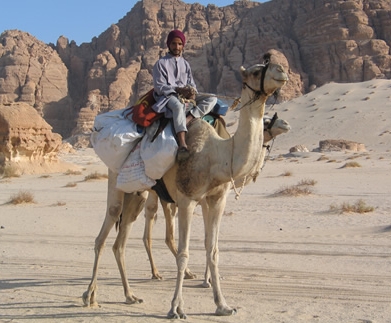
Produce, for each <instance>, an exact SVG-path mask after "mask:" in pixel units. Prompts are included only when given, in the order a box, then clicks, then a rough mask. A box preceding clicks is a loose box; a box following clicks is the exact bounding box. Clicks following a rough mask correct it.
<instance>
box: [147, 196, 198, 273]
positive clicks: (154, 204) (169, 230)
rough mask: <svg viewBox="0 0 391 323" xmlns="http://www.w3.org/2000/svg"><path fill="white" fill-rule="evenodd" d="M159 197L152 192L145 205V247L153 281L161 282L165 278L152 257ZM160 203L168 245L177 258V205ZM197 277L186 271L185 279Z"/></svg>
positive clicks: (188, 270)
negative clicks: (175, 234) (175, 235)
mask: <svg viewBox="0 0 391 323" xmlns="http://www.w3.org/2000/svg"><path fill="white" fill-rule="evenodd" d="M158 200H159V198H158V196H157V194H156V192H154V191H150V192H149V195H148V199H147V202H146V203H145V227H144V237H143V241H144V246H145V250H146V251H147V254H148V258H149V263H150V265H151V271H152V279H158V280H161V279H163V277H162V276H161V275H160V273H159V271H158V269H157V267H156V265H155V262H154V260H153V255H152V229H153V225H154V222H155V219H156V212H157V209H158ZM160 203H161V205H162V208H163V213H164V218H165V221H166V239H165V242H166V245H167V246H168V248H169V249H170V251H171V252H172V254H173V255H174V257H176V255H177V253H178V249H177V246H176V243H175V237H174V233H175V214H176V209H177V208H176V205H175V204H174V203H168V202H165V201H163V200H161V199H160ZM196 277H197V275H195V274H193V273H192V272H191V271H190V269H189V268H186V270H185V279H195V278H196Z"/></svg>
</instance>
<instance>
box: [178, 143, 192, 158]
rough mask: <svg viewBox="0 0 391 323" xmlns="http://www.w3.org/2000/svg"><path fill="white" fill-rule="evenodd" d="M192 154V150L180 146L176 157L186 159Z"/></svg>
mask: <svg viewBox="0 0 391 323" xmlns="http://www.w3.org/2000/svg"><path fill="white" fill-rule="evenodd" d="M189 156H190V151H189V149H187V148H186V147H183V146H182V147H179V148H178V152H177V154H176V159H177V160H178V161H184V160H186V159H188V158H189Z"/></svg>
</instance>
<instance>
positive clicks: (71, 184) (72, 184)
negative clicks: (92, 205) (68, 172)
mask: <svg viewBox="0 0 391 323" xmlns="http://www.w3.org/2000/svg"><path fill="white" fill-rule="evenodd" d="M75 186H77V184H76V183H75V182H70V183H68V184H67V185H65V186H64V187H75Z"/></svg>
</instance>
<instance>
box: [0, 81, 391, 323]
mask: <svg viewBox="0 0 391 323" xmlns="http://www.w3.org/2000/svg"><path fill="white" fill-rule="evenodd" d="M390 90H391V81H390V80H373V81H369V82H363V83H357V84H335V83H332V84H328V85H325V86H323V87H321V88H318V89H317V90H315V91H313V92H311V93H309V94H307V95H305V96H303V97H300V98H297V99H295V100H293V101H291V102H285V103H283V104H281V105H276V106H274V109H273V110H272V111H269V114H272V113H274V111H277V112H278V114H279V116H280V117H281V118H284V119H286V120H288V121H289V122H290V124H291V126H292V130H291V131H290V132H289V133H288V134H284V135H281V136H280V137H278V138H277V139H276V140H275V142H274V144H273V148H272V151H271V155H270V157H271V159H270V160H269V161H267V163H266V166H265V167H264V169H263V171H262V173H261V175H260V176H259V178H258V180H257V181H256V182H255V183H253V184H251V185H249V186H247V187H246V188H245V189H244V191H243V193H242V194H241V196H240V198H239V200H235V198H234V194H233V193H231V194H230V196H229V198H228V202H227V207H226V211H225V216H224V217H223V221H222V226H221V233H220V244H219V245H220V270H221V276H222V278H223V280H222V290H223V292H224V294H225V297H226V299H227V302H228V304H229V305H231V306H235V307H237V308H238V313H237V315H236V316H234V317H216V316H214V314H213V313H214V311H215V305H214V303H213V295H212V291H211V290H210V289H203V288H201V287H200V285H201V282H202V275H203V271H204V263H205V255H204V251H203V223H202V217H201V216H200V214H201V211H200V209H198V208H197V209H196V215H195V217H194V220H193V225H192V236H191V248H190V249H191V250H190V252H191V254H190V260H189V265H190V268H191V270H192V271H193V272H195V273H196V274H197V275H198V278H197V279H195V280H189V281H185V286H184V299H185V303H186V304H185V307H186V310H187V315H188V320H187V321H188V322H243V323H249V322H254V323H258V322H266V323H268V322H270V323H276V322H292V323H297V322H322V323H323V322H333V323H335V322H354V323H359V322H361V323H362V322H378V323H384V322H391V306H390V302H391V292H390V290H391V283H390V282H391V273H390V265H391V257H390V233H391V219H390V212H391V198H390V196H391V188H390V180H391V151H390V147H391V146H390V144H391V139H390V138H391V123H390V120H391V91H390ZM236 117H237V114H234V113H232V112H231V113H229V115H228V116H227V120H230V121H233V120H234V119H235V118H236ZM323 139H346V140H352V141H357V142H361V143H363V144H365V146H366V148H367V151H366V152H360V153H355V152H350V151H341V152H323V153H319V152H312V150H314V149H316V148H317V147H318V144H319V141H320V140H323ZM298 144H302V145H305V146H306V147H307V148H308V149H309V150H310V151H311V152H309V153H305V154H304V153H303V154H296V155H289V154H288V152H289V148H290V147H292V146H295V145H298ZM321 156H322V157H323V158H320V157H321ZM62 159H63V160H64V161H66V162H72V163H73V164H75V165H78V166H79V168H80V170H81V174H79V175H65V174H64V173H55V174H50V175H48V176H42V175H25V176H22V177H19V178H9V179H2V180H1V181H0V204H1V205H0V225H1V229H0V248H1V249H0V250H1V270H0V299H1V301H0V321H1V322H24V321H29V322H161V321H162V320H165V317H166V314H167V312H168V310H169V308H170V302H171V298H172V296H173V292H174V286H175V277H176V265H175V260H174V258H173V256H172V255H171V253H170V252H169V250H168V249H167V247H166V246H165V243H164V220H163V219H164V218H163V215H162V212H161V210H159V213H158V220H157V223H156V226H155V230H154V237H155V239H154V245H153V248H154V249H153V250H154V255H155V258H156V263H157V266H158V268H159V270H160V273H161V274H162V275H163V276H164V278H165V280H163V281H152V280H151V279H150V276H151V273H150V267H149V262H148V258H147V255H146V253H145V251H144V246H143V242H142V235H143V225H144V223H143V215H140V218H139V219H138V221H136V223H135V225H134V227H133V230H132V234H131V237H130V239H129V242H128V249H127V268H128V278H129V281H130V284H131V287H132V288H133V290H134V292H135V294H136V295H137V296H139V297H142V298H143V299H144V300H145V302H144V303H143V304H139V305H126V304H124V300H125V298H124V296H123V291H122V285H121V281H120V277H119V273H118V270H117V266H116V263H115V260H114V257H113V255H112V252H111V250H110V249H111V245H112V243H113V240H114V238H115V232H112V233H111V234H110V236H109V239H108V243H107V248H106V250H105V253H104V255H103V257H102V263H101V266H100V274H99V280H98V284H99V290H98V301H99V302H100V307H99V308H93V309H91V308H85V307H83V303H82V300H81V295H82V293H83V292H84V291H85V290H86V288H87V286H88V284H89V281H90V278H91V273H92V264H93V259H94V239H95V237H96V236H97V234H98V232H99V229H100V227H101V224H102V222H103V219H104V213H105V207H106V200H105V199H106V185H107V183H106V181H105V180H95V181H85V177H86V176H87V175H89V174H91V173H93V172H100V173H106V169H105V167H104V165H103V164H102V163H101V162H100V161H99V159H98V158H97V157H96V156H95V155H94V153H93V151H92V150H91V149H86V150H79V151H77V152H76V153H74V154H69V155H65V156H62ZM349 161H355V162H357V164H359V166H360V167H343V166H344V165H345V164H346V163H347V162H349ZM303 180H307V181H309V182H312V183H313V185H311V186H310V187H309V188H310V189H311V190H312V194H309V195H305V196H298V197H294V196H285V195H277V196H276V194H275V193H276V192H277V191H279V190H281V188H284V187H289V186H295V185H297V184H298V183H299V182H300V181H303ZM69 183H74V184H75V185H74V186H72V185H69ZM21 190H26V191H28V192H31V193H32V194H33V195H34V199H35V201H36V203H35V204H20V205H11V204H7V202H8V201H9V199H10V196H11V195H13V194H17V193H18V192H19V191H21ZM360 199H361V200H363V201H364V202H365V203H366V205H368V206H372V207H374V210H373V211H372V212H368V213H363V214H359V213H339V212H336V211H331V210H330V206H331V205H337V206H338V205H341V204H342V203H350V204H354V203H356V201H357V200H360Z"/></svg>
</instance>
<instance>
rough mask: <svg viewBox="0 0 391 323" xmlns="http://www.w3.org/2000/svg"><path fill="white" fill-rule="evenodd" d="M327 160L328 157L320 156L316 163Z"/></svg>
mask: <svg viewBox="0 0 391 323" xmlns="http://www.w3.org/2000/svg"><path fill="white" fill-rule="evenodd" d="M322 160H329V157H327V156H325V155H322V156H320V157H319V158H318V159H317V160H316V161H322Z"/></svg>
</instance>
